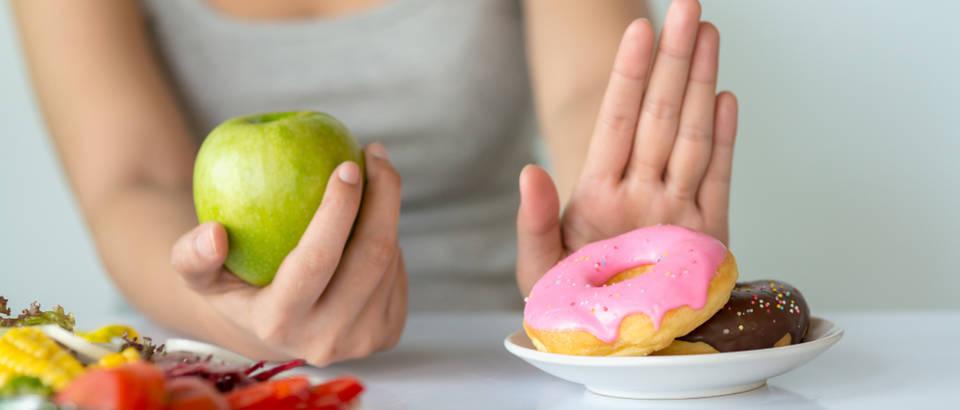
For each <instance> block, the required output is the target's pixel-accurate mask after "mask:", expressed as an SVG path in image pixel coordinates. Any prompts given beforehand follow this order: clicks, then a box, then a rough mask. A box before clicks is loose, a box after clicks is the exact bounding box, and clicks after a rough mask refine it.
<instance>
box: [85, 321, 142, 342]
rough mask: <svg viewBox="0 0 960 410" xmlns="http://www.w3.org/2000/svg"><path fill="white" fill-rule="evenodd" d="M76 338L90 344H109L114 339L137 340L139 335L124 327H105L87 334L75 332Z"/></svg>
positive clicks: (130, 328)
mask: <svg viewBox="0 0 960 410" xmlns="http://www.w3.org/2000/svg"><path fill="white" fill-rule="evenodd" d="M76 334H77V336H80V337H82V338H84V339H87V341H88V342H91V343H110V341H111V340H113V339H114V338H120V337H124V336H126V337H127V339H130V340H137V339H139V338H140V334H139V333H137V330H136V329H134V328H132V327H130V326H126V325H106V326H104V327H101V328H99V329H96V330H91V331H89V332H76Z"/></svg>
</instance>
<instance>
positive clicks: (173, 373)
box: [0, 296, 364, 410]
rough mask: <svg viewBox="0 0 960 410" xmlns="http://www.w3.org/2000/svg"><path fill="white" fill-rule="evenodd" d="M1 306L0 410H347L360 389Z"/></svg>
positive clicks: (349, 381) (125, 329) (350, 381)
mask: <svg viewBox="0 0 960 410" xmlns="http://www.w3.org/2000/svg"><path fill="white" fill-rule="evenodd" d="M7 303H8V301H7V299H6V298H3V297H2V296H0V409H5V408H7V406H11V408H13V406H15V407H16V408H37V409H47V408H50V409H53V408H76V409H116V410H126V409H145V410H261V409H263V410H265V409H277V410H285V409H317V410H340V409H349V408H351V407H352V406H353V405H354V404H356V402H357V401H358V398H359V396H360V394H361V393H362V392H363V390H364V387H363V385H362V384H361V383H360V381H359V380H357V379H356V378H353V377H349V376H345V377H340V378H337V379H334V380H330V381H327V382H324V383H320V384H314V383H311V381H310V380H309V379H308V378H307V377H306V376H288V377H282V378H281V377H275V376H277V375H278V374H280V373H282V372H285V371H287V370H290V369H292V368H296V367H299V366H303V365H304V364H305V363H304V361H303V360H292V361H289V362H286V363H280V364H273V365H268V364H267V363H266V362H262V361H261V362H256V363H254V364H252V365H251V364H245V363H244V364H241V363H237V362H230V361H226V360H221V359H218V358H215V357H214V356H213V355H210V354H206V355H201V354H197V353H191V352H182V351H177V352H168V351H166V349H165V347H164V345H162V344H161V345H158V344H155V343H154V342H153V340H151V339H150V338H149V337H144V336H141V335H140V334H139V333H138V332H137V331H136V329H133V328H132V327H130V326H125V325H107V326H104V327H101V328H99V329H96V330H93V331H88V332H84V331H79V330H77V329H75V326H76V320H75V318H74V317H73V315H71V314H69V313H67V312H66V311H64V309H63V308H62V307H60V306H57V307H55V308H54V309H52V310H43V309H41V307H40V305H39V304H38V303H36V302H34V303H33V304H31V305H30V306H29V307H28V308H27V309H24V310H22V311H21V312H20V313H19V314H17V315H13V314H12V311H11V309H10V308H9V307H8V306H7Z"/></svg>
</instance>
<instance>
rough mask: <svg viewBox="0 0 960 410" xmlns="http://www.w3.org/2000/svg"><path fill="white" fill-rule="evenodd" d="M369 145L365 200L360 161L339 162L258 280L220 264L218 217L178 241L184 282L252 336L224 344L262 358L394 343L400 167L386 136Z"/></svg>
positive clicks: (401, 280) (402, 284)
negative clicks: (267, 280) (312, 209)
mask: <svg viewBox="0 0 960 410" xmlns="http://www.w3.org/2000/svg"><path fill="white" fill-rule="evenodd" d="M365 151H366V153H365V155H366V171H367V181H366V184H367V186H366V192H365V194H363V204H362V206H361V205H360V199H361V194H362V193H363V192H364V191H363V190H364V186H363V181H362V177H361V173H360V169H359V167H358V166H357V164H356V163H353V162H345V163H343V164H340V166H338V167H337V169H336V170H335V171H334V173H333V175H331V177H330V181H329V183H328V184H327V188H326V192H325V193H324V197H323V201H322V203H321V204H320V206H319V207H318V209H317V212H316V214H315V215H314V217H313V220H312V221H311V222H310V225H309V226H308V227H307V230H306V232H304V234H303V237H302V238H301V239H300V242H299V243H298V244H297V247H296V248H294V249H293V250H292V251H291V252H290V254H289V255H288V256H287V257H286V259H285V260H284V262H283V264H282V265H281V266H280V269H279V271H278V272H277V275H276V277H275V278H274V280H273V282H272V283H271V284H270V285H268V286H266V287H264V288H257V287H254V286H251V285H248V284H246V283H244V282H242V281H241V280H240V279H238V278H237V277H236V276H234V275H233V274H232V273H230V272H229V271H227V270H226V269H224V267H223V266H222V265H223V262H224V260H225V259H226V257H227V249H228V245H227V234H226V231H225V230H224V228H223V226H221V225H219V224H216V223H206V224H202V225H200V226H198V227H197V228H195V229H193V230H192V231H191V232H189V233H187V234H186V235H184V236H183V237H182V238H180V240H179V241H178V242H177V243H176V245H174V248H173V257H172V259H173V265H174V267H175V269H176V270H177V271H178V272H180V273H181V275H182V277H183V279H184V280H185V281H186V283H187V284H188V285H189V287H190V288H192V289H193V290H195V291H196V292H198V293H200V294H201V295H203V296H204V299H205V300H206V302H207V303H209V304H210V306H211V307H213V309H214V310H216V311H217V312H219V313H220V314H221V315H222V316H223V317H224V318H225V319H227V321H228V322H230V323H232V324H233V325H234V326H236V327H237V328H239V329H240V330H241V331H242V332H246V333H247V334H248V335H250V336H252V337H250V338H248V339H251V340H256V341H257V342H258V343H256V346H248V345H243V346H228V347H230V348H233V349H236V350H238V351H239V352H240V353H244V354H248V355H251V356H256V357H257V358H261V359H272V360H282V359H289V358H303V359H306V360H307V361H308V362H309V363H311V364H313V365H317V366H323V365H326V364H329V363H332V362H335V361H339V360H345V359H351V358H358V357H363V356H367V355H369V354H371V353H373V352H375V351H378V350H382V349H387V348H390V347H392V346H394V345H395V344H396V343H397V341H398V340H399V339H400V335H401V332H402V331H403V326H404V321H405V318H406V305H407V274H406V270H405V268H404V264H403V256H402V255H401V253H400V248H399V247H398V245H397V219H398V218H399V213H400V190H401V187H400V176H399V174H398V173H397V172H396V170H395V169H394V168H393V166H392V165H391V164H390V161H389V159H388V158H387V155H386V150H385V149H384V148H383V146H382V145H380V144H372V145H370V146H368V147H367V148H366V150H365ZM354 220H357V224H356V227H354ZM352 227H354V228H353V229H354V231H353V233H352V235H351V228H352Z"/></svg>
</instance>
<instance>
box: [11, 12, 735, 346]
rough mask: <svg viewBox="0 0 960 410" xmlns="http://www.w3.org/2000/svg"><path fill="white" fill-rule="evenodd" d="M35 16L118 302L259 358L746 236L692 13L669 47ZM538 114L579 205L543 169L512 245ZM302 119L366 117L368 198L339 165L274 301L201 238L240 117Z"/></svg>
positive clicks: (228, 20)
mask: <svg viewBox="0 0 960 410" xmlns="http://www.w3.org/2000/svg"><path fill="white" fill-rule="evenodd" d="M380 3H383V4H380ZM14 5H15V10H16V19H17V21H18V24H19V27H20V34H21V40H22V42H23V46H24V50H25V53H26V56H27V59H28V62H29V66H30V69H31V74H32V78H33V82H34V86H35V89H36V92H37V94H38V97H39V101H40V104H41V108H42V110H43V112H44V115H45V118H46V120H47V124H48V127H49V130H50V133H51V135H52V136H53V139H54V142H55V146H56V148H57V150H58V153H59V155H60V157H61V160H62V161H63V164H64V167H65V169H66V171H67V174H68V177H69V180H70V183H71V186H72V188H73V190H74V192H75V195H76V197H77V200H78V202H79V204H80V207H81V209H82V210H83V214H84V216H85V218H86V220H87V223H88V225H89V226H90V229H91V231H92V233H93V236H94V238H95V241H96V243H97V249H98V252H99V253H100V257H101V259H102V260H103V263H104V265H105V267H106V269H107V271H108V272H109V273H110V275H111V277H112V278H113V280H114V282H115V283H116V284H117V285H118V287H119V288H120V289H121V290H122V291H123V293H124V294H125V295H126V297H127V299H128V300H129V301H131V302H132V303H133V304H134V305H136V306H137V307H138V308H139V309H140V310H141V311H143V312H144V313H145V314H147V315H148V316H149V317H151V318H152V319H154V320H156V321H158V322H160V323H162V324H164V325H167V326H169V327H171V328H173V329H176V330H178V331H181V332H184V333H188V334H190V335H193V336H194V337H198V338H203V339H207V340H210V341H213V342H215V343H218V344H221V345H224V346H226V347H228V348H230V349H233V350H235V351H238V352H240V353H243V354H246V355H249V356H251V357H257V358H262V359H272V360H281V359H287V358H291V357H302V358H306V359H307V360H308V361H310V363H312V364H315V365H324V364H327V363H331V362H334V361H338V360H344V359H349V358H356V357H362V356H366V355H368V354H370V353H372V352H375V351H377V350H381V349H385V348H389V347H391V346H393V345H394V344H395V343H396V342H397V340H398V339H399V337H400V334H401V332H402V329H403V325H404V319H405V316H406V311H407V305H408V300H409V304H410V305H411V306H413V307H415V308H445V309H449V308H455V307H459V308H468V309H476V308H484V307H486V308H489V307H492V306H494V307H495V306H505V305H513V304H515V301H516V300H517V299H519V297H518V295H517V294H516V290H515V288H512V289H511V286H515V285H509V283H511V282H512V280H510V279H508V278H509V271H510V270H511V269H514V271H515V277H516V283H517V284H519V287H520V289H521V292H524V293H525V292H526V291H528V290H529V289H530V287H531V286H532V284H533V282H535V281H536V279H537V278H538V277H539V275H540V274H542V273H543V272H544V271H545V270H546V269H547V268H549V267H550V266H551V265H552V264H554V263H555V262H556V261H558V260H559V259H560V258H561V257H562V256H563V255H564V254H566V253H567V252H569V250H571V249H575V248H576V247H578V246H580V245H582V244H584V243H586V242H589V241H593V240H597V239H601V238H605V237H608V236H611V235H613V234H616V233H619V232H623V231H626V230H629V229H632V228H635V227H638V226H644V225H650V224H654V223H676V224H681V225H685V226H688V227H691V228H694V229H699V230H702V231H705V232H707V233H710V234H712V235H714V236H717V237H718V238H721V239H722V240H724V241H726V240H727V203H728V194H729V183H730V168H731V160H732V148H733V139H734V134H735V130H736V111H737V108H736V101H735V99H734V98H733V96H732V95H731V94H729V93H721V94H716V90H715V85H716V74H717V54H718V47H719V36H718V33H717V31H716V29H715V28H713V26H711V25H709V24H708V23H702V22H700V6H699V4H698V3H697V2H696V1H695V0H677V1H675V2H674V4H673V5H672V6H671V7H670V10H669V11H668V14H667V18H666V20H665V24H664V29H663V33H662V36H661V39H660V44H659V46H658V47H657V51H656V53H654V51H653V50H654V46H653V41H654V40H653V38H654V35H653V30H652V29H651V26H650V24H649V23H648V22H646V21H645V20H635V19H637V18H638V17H640V16H642V15H643V14H644V13H643V8H642V7H641V6H640V5H639V4H637V2H635V1H626V0H620V1H613V0H611V1H607V2H603V3H602V5H600V4H597V3H595V2H581V1H575V0H570V1H564V2H562V4H561V2H558V1H546V0H526V1H524V2H522V13H521V10H520V7H521V4H518V3H516V2H514V1H507V0H503V1H499V0H498V1H483V2H480V1H477V2H442V1H437V0H392V1H387V2H383V1H380V0H327V1H319V0H284V1H275V2H259V1H255V0H171V1H167V0H149V1H143V2H142V3H138V2H135V1H133V0H99V1H88V2H55V1H42V0H17V1H15V2H14ZM521 15H522V19H521ZM631 21H633V22H632V23H631ZM625 28H626V29H625ZM624 29H625V30H624ZM621 34H622V40H621V41H620V42H619V44H620V47H619V51H617V46H616V45H617V44H618V41H617V40H618V38H619V37H620V35H621ZM614 55H616V57H614ZM611 62H612V63H613V65H612V69H611ZM528 68H529V72H528ZM611 72H612V74H610V73H611ZM528 77H529V79H530V81H529V82H528V80H527V78H528ZM608 78H609V81H608ZM605 83H608V84H607V85H606V87H605V86H604V84H605ZM604 89H606V91H605V92H604V91H603V90H604ZM531 95H532V100H533V102H534V104H533V106H535V107H536V114H537V118H538V119H539V124H540V128H541V129H542V131H543V134H544V140H545V142H546V145H547V147H548V151H549V153H550V160H551V162H552V163H553V166H554V168H555V174H556V181H557V186H556V188H555V186H554V183H553V181H552V180H551V177H550V176H549V175H548V174H547V173H546V172H545V171H544V170H542V169H541V168H538V167H536V166H527V167H526V168H524V169H523V171H522V172H521V173H520V190H519V191H520V192H519V195H520V205H519V213H518V214H517V219H516V225H515V228H516V235H517V236H516V238H517V239H516V241H514V240H513V239H512V238H514V237H513V229H514V225H513V224H514V222H513V212H515V211H514V209H516V208H515V207H516V199H517V190H516V188H515V187H514V185H513V184H514V181H516V180H515V179H514V178H516V176H517V174H518V172H519V171H520V168H521V167H522V166H523V164H528V163H530V162H532V155H531V150H530V148H529V141H528V140H527V139H526V138H524V136H525V135H528V133H526V132H525V131H526V126H527V125H528V124H529V123H530V121H528V119H529V117H530V116H529V115H527V114H528V111H527V110H526V108H527V107H528V106H529V105H530V100H531ZM601 100H602V104H601ZM290 108H297V109H315V110H323V111H327V112H330V113H331V114H333V115H335V116H337V117H339V118H340V119H342V120H344V122H345V123H347V124H348V125H349V126H350V127H351V129H352V130H353V132H354V133H355V134H356V135H357V136H358V137H359V138H360V140H361V141H362V142H364V143H366V144H367V145H366V148H365V155H366V167H367V168H366V170H367V179H366V181H365V182H364V181H361V178H360V172H359V168H358V167H357V165H356V164H354V163H351V162H347V163H343V164H341V165H340V166H339V167H338V168H337V169H336V170H335V172H334V175H333V176H331V179H330V182H329V184H328V186H327V191H326V193H325V196H324V200H323V203H322V204H321V205H320V207H319V208H318V210H317V212H316V214H315V217H314V220H313V221H312V222H311V224H310V226H309V227H308V228H307V231H306V232H305V233H304V235H303V237H302V238H301V239H300V242H299V244H298V246H297V247H296V248H295V249H294V250H293V251H292V252H291V253H290V254H289V255H288V257H287V258H286V260H285V261H284V264H283V266H282V267H281V268H280V271H279V272H278V273H277V276H276V279H275V280H274V282H273V283H272V284H270V285H269V286H267V287H264V288H262V289H261V288H254V287H251V286H249V285H246V284H244V283H242V282H240V281H239V280H238V279H236V278H235V277H233V276H232V275H231V274H230V273H229V272H228V271H226V270H225V269H224V268H223V267H222V263H223V261H224V258H225V257H226V254H227V250H228V248H229V244H228V243H227V236H226V233H225V231H224V229H223V227H222V226H220V225H217V224H215V223H209V224H203V225H200V226H196V219H195V214H194V210H193V207H192V203H193V202H192V199H191V175H192V165H193V159H194V155H195V153H196V151H197V148H198V144H199V142H200V138H201V136H202V135H205V134H206V132H207V131H209V130H210V129H211V128H212V127H213V126H214V125H215V124H217V123H219V122H220V121H222V120H224V119H226V118H228V117H232V116H236V115H240V114H246V113H252V112H262V111H278V110H284V109H290ZM598 110H599V111H598ZM594 123H596V126H595V127H594ZM378 141H379V142H378ZM381 142H382V143H381ZM386 147H389V148H390V151H391V154H390V155H388V154H387V149H386ZM401 175H402V176H403V179H404V182H405V189H404V194H403V197H402V200H401V187H400V179H401V178H400V176H401ZM558 190H559V194H558ZM361 193H362V194H363V202H362V204H360V197H361ZM560 198H564V199H566V204H567V205H566V208H565V210H564V212H563V214H562V215H561V213H560ZM401 202H402V204H403V207H402V208H403V212H402V216H401ZM354 222H356V223H355V227H354V228H353V229H354V230H353V233H352V234H350V230H351V226H354ZM401 247H402V249H403V250H402V251H401ZM171 249H172V260H173V263H172V267H171V263H170V254H171ZM514 262H515V263H516V264H515V266H514ZM408 268H409V270H410V272H411V279H410V280H411V285H410V288H411V295H410V297H409V298H408V296H407V288H408V284H407V269H408Z"/></svg>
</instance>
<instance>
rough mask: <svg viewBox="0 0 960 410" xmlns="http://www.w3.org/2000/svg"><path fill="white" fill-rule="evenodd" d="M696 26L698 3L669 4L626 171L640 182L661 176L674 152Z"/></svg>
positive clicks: (678, 1) (679, 1) (683, 0)
mask: <svg viewBox="0 0 960 410" xmlns="http://www.w3.org/2000/svg"><path fill="white" fill-rule="evenodd" d="M699 24H700V4H699V3H698V2H697V1H696V0H675V1H674V2H673V3H671V4H670V8H669V9H668V11H667V17H666V21H665V22H664V26H663V31H662V34H661V38H660V45H659V49H658V51H657V57H656V62H655V63H654V65H653V69H652V72H651V74H650V83H649V86H648V87H647V92H646V94H645V95H644V97H643V104H642V105H641V108H640V122H639V124H638V130H637V138H636V142H635V143H634V145H633V157H632V158H631V161H630V165H629V167H628V169H627V173H628V174H635V175H637V179H639V180H640V181H643V182H647V181H649V180H654V179H655V180H660V179H661V178H662V177H663V173H664V168H665V166H666V163H667V160H668V158H669V157H670V152H671V151H672V150H673V141H674V137H675V136H676V133H677V126H678V119H679V116H680V107H681V105H682V102H683V95H684V91H685V90H686V86H687V78H688V73H689V71H690V63H691V59H692V56H693V50H694V45H695V43H696V39H697V28H698V26H699Z"/></svg>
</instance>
